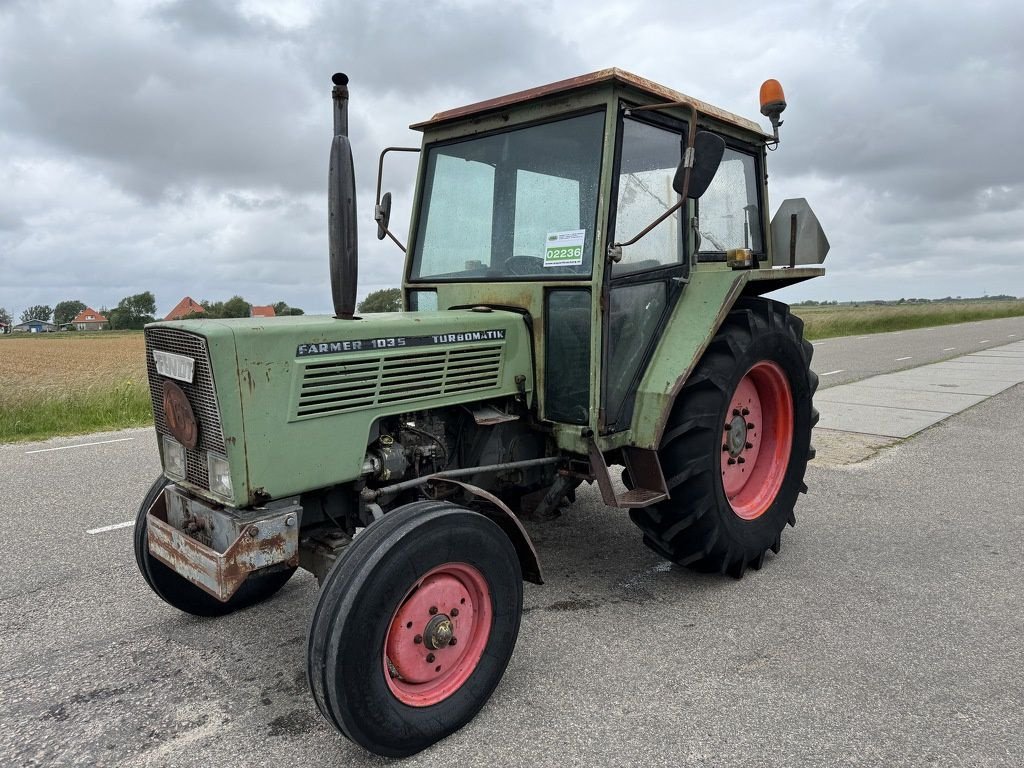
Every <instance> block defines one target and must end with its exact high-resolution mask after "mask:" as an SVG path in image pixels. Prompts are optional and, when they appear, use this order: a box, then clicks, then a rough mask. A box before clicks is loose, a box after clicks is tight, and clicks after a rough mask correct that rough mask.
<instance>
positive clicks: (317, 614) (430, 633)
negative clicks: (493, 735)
mask: <svg viewBox="0 0 1024 768" xmlns="http://www.w3.org/2000/svg"><path fill="white" fill-rule="evenodd" d="M522 603H523V583H522V575H521V571H520V566H519V559H518V557H517V556H516V553H515V549H514V547H513V546H512V543H511V542H510V541H509V539H508V537H507V536H506V535H505V534H504V533H503V532H502V530H501V529H500V528H499V527H498V526H497V525H496V524H495V523H494V522H492V521H491V520H489V519H487V518H486V517H484V516H483V515H480V514H478V513H476V512H473V511H471V510H468V509H465V508H463V507H459V506H456V505H454V504H449V503H444V502H429V501H423V502H414V503H412V504H407V505H405V506H404V507H400V508H398V509H396V510H393V511H391V512H389V513H388V514H387V515H385V516H384V517H383V518H382V519H381V520H379V521H378V522H376V523H374V524H373V525H371V526H369V527H368V528H367V529H366V530H365V531H364V532H363V533H362V534H360V535H359V536H357V537H356V539H355V541H354V542H353V543H352V544H351V545H350V546H349V548H348V549H347V550H346V552H345V554H344V555H343V556H342V558H341V559H340V560H339V561H338V562H337V563H336V564H335V566H334V568H333V569H332V570H331V572H330V573H329V574H328V576H327V578H326V579H325V580H324V584H323V587H322V589H321V592H320V599H319V602H318V603H317V606H316V609H315V611H314V614H313V618H312V621H311V623H310V628H309V638H308V656H307V670H308V675H309V683H310V688H311V689H312V691H313V698H314V699H315V700H316V703H317V706H318V707H319V708H320V711H321V712H322V713H323V715H324V716H325V717H326V718H327V719H328V720H330V721H331V722H332V723H333V724H334V726H335V727H336V728H337V729H338V730H339V731H341V733H342V734H343V735H345V736H346V737H348V738H349V739H351V740H352V741H354V742H356V743H357V744H360V745H361V746H363V747H365V748H366V749H368V750H370V751H371V752H375V753H377V754H379V755H385V756H388V757H404V756H407V755H411V754H414V753H416V752H419V751H420V750H422V749H424V748H426V747H428V746H430V745H431V744H433V743H434V742H436V741H438V740H439V739H442V738H444V737H445V736H447V735H448V734H450V733H453V732H454V731H456V730H458V729H459V728H461V727H462V726H463V725H465V724H466V723H467V722H469V721H470V720H471V719H472V718H473V716H474V715H475V714H476V713H477V712H478V711H479V709H480V708H481V707H482V706H483V705H484V703H485V702H486V701H487V699H488V698H489V697H490V695H491V693H492V691H493V690H494V688H495V686H497V684H498V681H499V680H500V679H501V676H502V675H503V674H504V672H505V667H506V665H507V664H508V661H509V659H510V658H511V656H512V650H513V648H514V647H515V642H516V637H517V636H518V634H519V620H520V616H521V613H522Z"/></svg>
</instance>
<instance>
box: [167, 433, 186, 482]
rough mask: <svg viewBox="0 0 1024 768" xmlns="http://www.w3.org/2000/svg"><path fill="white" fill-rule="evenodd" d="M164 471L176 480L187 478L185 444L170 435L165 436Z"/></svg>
mask: <svg viewBox="0 0 1024 768" xmlns="http://www.w3.org/2000/svg"><path fill="white" fill-rule="evenodd" d="M163 441H164V473H165V474H167V475H168V476H170V477H173V478H175V479H176V480H184V479H185V446H184V445H182V444H181V443H179V442H178V441H177V440H175V439H174V438H173V437H171V436H170V435H164V436H163Z"/></svg>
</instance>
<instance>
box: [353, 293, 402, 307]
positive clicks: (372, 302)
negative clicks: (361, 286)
mask: <svg viewBox="0 0 1024 768" xmlns="http://www.w3.org/2000/svg"><path fill="white" fill-rule="evenodd" d="M356 311H357V312H401V311H402V290H401V288H382V289H381V290H379V291H371V292H370V293H368V294H366V298H365V299H363V300H362V301H361V302H359V304H358V306H356Z"/></svg>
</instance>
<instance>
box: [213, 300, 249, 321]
mask: <svg viewBox="0 0 1024 768" xmlns="http://www.w3.org/2000/svg"><path fill="white" fill-rule="evenodd" d="M251 311H252V304H250V303H249V302H248V301H246V300H245V299H243V298H242V297H241V296H232V297H231V298H230V299H228V300H227V301H225V302H224V306H223V308H222V309H221V315H220V316H221V317H248V316H249V314H250V312H251Z"/></svg>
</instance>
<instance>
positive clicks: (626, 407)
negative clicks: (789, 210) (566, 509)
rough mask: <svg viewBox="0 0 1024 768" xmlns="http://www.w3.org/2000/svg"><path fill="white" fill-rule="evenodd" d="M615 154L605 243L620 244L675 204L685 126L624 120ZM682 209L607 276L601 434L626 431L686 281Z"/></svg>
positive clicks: (666, 121)
mask: <svg viewBox="0 0 1024 768" xmlns="http://www.w3.org/2000/svg"><path fill="white" fill-rule="evenodd" d="M618 135H619V147H618V151H617V153H616V158H617V162H616V175H615V182H616V183H615V190H614V199H615V201H616V204H615V206H614V209H613V211H612V214H611V216H610V217H609V236H608V242H626V241H627V240H630V239H632V238H633V237H634V236H635V235H636V234H637V233H639V232H640V231H641V230H643V229H644V228H645V227H646V226H647V225H649V224H650V223H651V222H652V221H654V220H655V219H657V218H658V216H660V215H661V214H663V213H664V212H665V211H666V210H668V209H669V208H671V207H672V206H673V205H674V204H675V203H676V202H677V201H678V199H679V195H678V194H677V193H676V192H675V190H673V189H672V179H673V177H674V175H675V173H676V169H677V167H678V166H679V161H680V159H681V157H682V153H683V149H684V147H685V140H686V124H685V123H683V122H681V121H673V120H669V119H666V118H664V117H662V116H661V115H657V116H655V115H653V114H652V115H650V116H649V117H648V116H645V117H644V118H642V119H641V118H639V117H638V116H637V117H625V116H624V117H623V118H622V124H621V126H620V130H619V133H618ZM687 208H688V206H683V207H682V208H681V209H680V210H678V211H676V212H675V213H674V214H673V215H671V216H669V217H668V218H667V219H665V221H663V222H661V224H659V225H658V226H657V227H655V228H654V229H653V230H651V231H650V232H649V233H648V234H647V235H646V236H644V237H643V238H642V239H641V240H639V241H638V242H637V243H635V244H633V245H631V246H627V247H625V248H623V249H622V259H621V261H619V262H618V263H616V264H613V265H612V266H611V269H609V270H606V276H605V283H604V286H603V299H604V302H605V304H604V306H605V312H604V328H603V355H602V356H603V365H602V373H601V379H602V398H601V402H602V407H601V413H600V419H599V421H600V429H601V432H602V433H604V434H608V433H612V432H619V431H622V430H625V429H628V428H629V426H630V422H631V420H632V416H633V404H634V399H635V395H636V389H637V386H638V385H639V383H640V380H641V378H642V377H643V374H644V371H645V369H646V367H647V362H648V361H649V360H650V356H651V354H652V352H653V350H654V347H655V345H656V343H657V341H658V338H659V337H660V335H661V332H662V330H663V328H664V326H665V322H666V321H667V319H668V316H669V314H670V312H671V309H672V307H673V305H674V304H675V302H676V301H678V299H679V296H680V295H681V294H682V291H683V289H684V286H685V284H686V280H687V278H688V276H689V269H690V266H689V261H690V260H689V248H688V244H687V237H686V228H685V224H686V212H687Z"/></svg>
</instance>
